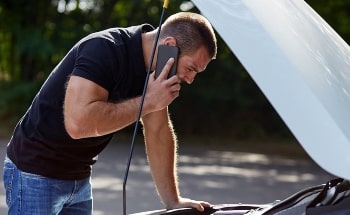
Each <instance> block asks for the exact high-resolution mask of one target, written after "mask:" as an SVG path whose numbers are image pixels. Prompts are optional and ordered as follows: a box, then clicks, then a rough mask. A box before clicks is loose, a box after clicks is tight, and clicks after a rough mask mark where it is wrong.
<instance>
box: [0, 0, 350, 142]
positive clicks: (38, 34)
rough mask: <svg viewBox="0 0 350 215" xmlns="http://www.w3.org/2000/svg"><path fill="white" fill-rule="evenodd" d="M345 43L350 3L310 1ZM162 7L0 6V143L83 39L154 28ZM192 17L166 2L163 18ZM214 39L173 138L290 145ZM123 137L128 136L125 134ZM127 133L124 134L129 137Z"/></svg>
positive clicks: (101, 0) (107, 3) (100, 0)
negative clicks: (212, 56)
mask: <svg viewBox="0 0 350 215" xmlns="http://www.w3.org/2000/svg"><path fill="white" fill-rule="evenodd" d="M306 2H307V3H308V4H310V5H311V6H312V7H313V8H314V9H315V10H316V11H317V12H318V13H319V14H320V15H321V16H322V17H323V18H324V19H325V20H326V21H327V22H328V23H329V24H330V25H331V26H332V27H333V28H334V29H335V30H336V31H337V32H338V33H339V34H340V35H341V36H342V37H343V38H344V40H345V41H347V42H348V43H349V40H350V16H349V12H348V11H349V10H348V8H350V1H348V0H322V1H319V0H308V1H306ZM162 4H163V1H161V0H142V1H140V0H51V1H48V0H35V1H34V0H16V1H13V0H1V1H0V98H1V99H0V137H6V138H7V137H9V136H10V135H11V132H12V130H13V128H14V126H15V124H16V123H17V121H18V119H19V118H20V117H21V116H22V114H23V113H24V112H25V111H26V109H27V108H28V107H29V105H30V103H31V100H32V98H33V97H34V96H35V93H36V92H37V91H38V90H39V89H40V86H41V85H42V83H43V82H44V81H45V79H46V77H47V76H48V75H49V74H50V72H51V70H52V69H53V68H54V67H55V65H56V64H57V63H58V62H59V61H60V60H61V58H62V57H63V56H64V55H65V54H66V53H67V51H68V50H69V49H70V48H71V47H72V46H73V45H74V44H75V43H76V42H77V41H78V40H79V39H81V38H82V37H84V36H86V35H87V34H89V33H92V32H95V31H99V30H102V29H105V28H110V27H116V26H120V27H126V26H130V25H138V24H141V23H150V24H152V25H153V26H155V27H156V26H157V25H158V22H159V16H160V13H161V9H162V8H161V7H162ZM178 11H192V12H198V9H197V8H196V7H195V6H194V5H193V4H192V3H191V2H190V1H183V0H172V1H171V2H170V5H169V8H168V10H167V11H166V17H167V16H169V15H171V14H173V13H175V12H178ZM217 37H218V56H217V59H216V60H214V61H213V62H211V63H210V64H209V66H208V68H207V70H206V71H205V72H204V73H203V74H201V75H199V76H198V77H197V78H196V80H195V82H194V83H193V84H192V85H191V86H183V87H182V90H181V96H180V98H178V99H177V100H175V102H174V103H173V104H172V105H171V107H170V112H171V115H172V118H173V121H174V124H175V128H176V132H177V133H178V134H181V135H185V136H187V135H188V136H193V135H194V136H204V137H205V136H208V135H210V136H218V137H220V136H225V137H226V138H235V139H259V140H263V139H271V138H277V139H290V140H293V136H292V134H291V133H290V132H289V130H288V128H287V127H286V125H285V124H284V123H283V121H282V120H281V118H280V117H279V116H278V114H277V113H276V112H275V110H274V109H273V107H272V106H271V105H270V103H269V101H268V100H267V99H266V98H265V96H264V95H263V94H262V92H261V91H260V90H259V88H258V87H257V86H256V84H255V83H254V81H253V80H252V79H251V77H250V76H249V74H248V73H247V72H246V71H245V69H244V68H243V67H242V65H241V64H240V62H239V61H238V60H237V59H236V58H235V56H234V54H233V53H232V52H231V51H230V50H229V48H228V47H227V46H226V45H225V44H224V42H223V41H222V40H221V38H220V36H219V35H218V34H217ZM128 129H129V131H131V130H132V128H128ZM127 131H128V130H127Z"/></svg>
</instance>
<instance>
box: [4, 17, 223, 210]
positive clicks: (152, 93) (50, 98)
mask: <svg viewBox="0 0 350 215" xmlns="http://www.w3.org/2000/svg"><path fill="white" fill-rule="evenodd" d="M156 32H157V29H154V28H153V27H152V26H150V25H147V24H144V25H140V26H133V27H129V28H113V29H107V30H105V31H101V32H97V33H93V34H91V35H89V36H87V37H86V38H83V39H82V40H81V41H79V42H78V43H77V44H76V45H75V46H74V47H73V48H72V49H71V50H70V51H69V52H68V54H67V55H66V56H65V57H64V58H63V59H62V61H61V62H60V63H59V64H58V65H57V66H56V68H55V69H54V70H53V71H52V73H51V74H50V76H49V77H48V79H47V80H46V82H45V83H44V85H43V86H42V88H41V89H40V91H39V92H38V94H37V95H36V97H35V98H34V100H33V103H32V105H31V107H30V108H29V109H28V111H27V112H26V114H25V115H24V116H23V117H22V119H21V120H20V122H19V123H18V124H17V126H16V128H15V131H14V133H13V136H12V138H11V140H10V143H9V144H8V147H7V156H6V158H5V168H4V183H5V188H6V200H7V204H8V207H9V214H45V215H48V214H74V215H79V214H91V213H92V192H91V184H90V174H91V165H92V164H94V163H95V162H96V161H95V159H94V158H95V157H96V156H97V155H98V154H99V153H100V152H101V151H102V150H103V149H104V148H105V146H106V145H107V144H108V142H109V141H110V139H111V137H112V136H113V134H114V133H115V132H117V131H119V130H121V129H123V128H124V127H126V126H128V125H130V124H131V123H134V122H135V120H136V116H137V111H138V108H139V105H140V100H141V96H140V95H141V93H142V90H143V85H144V82H145V78H146V74H147V72H146V68H148V66H149V65H148V64H149V62H150V56H151V50H152V47H153V42H154V40H155V36H156ZM159 44H165V45H171V46H178V47H179V49H180V55H179V60H178V69H177V75H176V76H173V77H171V78H169V79H167V78H166V77H167V75H168V72H169V70H170V68H171V66H172V64H173V63H174V59H170V60H169V61H168V62H167V64H166V65H165V66H164V68H163V70H162V72H161V74H160V76H159V77H158V78H157V79H155V78H154V73H152V74H151V75H150V79H149V82H148V85H147V92H146V95H145V100H144V106H143V111H142V116H141V117H142V123H143V128H144V138H145V144H146V151H147V156H148V160H149V165H150V169H151V173H152V176H153V179H154V182H155V185H156V188H157V191H158V194H159V196H160V198H161V200H162V202H163V203H164V206H165V207H166V208H168V209H171V208H178V207H194V208H197V209H198V210H203V209H204V208H203V207H204V206H209V203H207V202H204V201H195V200H191V199H187V198H182V197H181V196H180V194H179V191H178V186H177V178H176V136H175V134H174V131H173V127H172V123H171V121H170V118H169V115H168V109H167V107H168V105H170V104H171V103H172V101H174V99H175V98H176V97H178V96H179V91H180V84H181V83H182V82H185V83H187V84H191V83H192V81H193V80H194V78H195V76H196V75H197V74H198V73H200V72H202V71H203V70H204V69H205V68H206V66H207V64H208V63H209V62H210V61H211V60H212V59H214V58H215V57H216V38H215V34H214V31H213V29H212V27H211V25H210V24H209V22H208V21H207V20H206V19H205V18H204V17H202V16H201V15H199V14H194V13H187V12H182V13H177V14H174V15H172V16H170V17H169V18H168V19H167V20H166V21H165V22H164V24H163V25H162V31H161V34H160V37H159V42H158V45H159ZM155 62H156V59H155V60H154V65H152V69H153V70H154V68H155V64H156V63H155Z"/></svg>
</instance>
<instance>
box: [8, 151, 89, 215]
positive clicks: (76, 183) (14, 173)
mask: <svg viewBox="0 0 350 215" xmlns="http://www.w3.org/2000/svg"><path fill="white" fill-rule="evenodd" d="M4 186H5V190H6V204H7V206H8V209H9V210H8V214H9V215H26V214H28V215H69V214H72V215H73V214H74V215H91V214H92V190H91V181H90V178H87V179H83V180H57V179H52V178H47V177H43V176H40V175H35V174H31V173H26V172H23V171H21V170H19V169H18V168H17V167H16V165H15V164H14V163H12V161H11V160H10V159H8V158H7V157H6V158H5V162H4Z"/></svg>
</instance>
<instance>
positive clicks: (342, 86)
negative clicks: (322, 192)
mask: <svg viewBox="0 0 350 215" xmlns="http://www.w3.org/2000/svg"><path fill="white" fill-rule="evenodd" d="M193 2H194V3H195V5H196V6H197V7H198V9H199V10H200V11H201V13H202V14H203V15H204V16H206V17H207V18H208V19H209V21H210V22H211V23H212V25H213V26H214V28H215V29H216V31H217V32H218V33H219V35H220V36H221V37H222V38H223V40H224V41H225V42H226V44H227V45H228V46H229V47H230V49H231V50H232V52H233V53H234V54H235V55H236V56H237V58H238V59H239V60H240V62H241V63H242V65H243V66H244V67H245V69H246V70H247V71H248V73H249V74H250V75H251V76H252V78H253V79H254V81H255V82H256V83H257V85H258V86H259V87H260V89H261V90H262V91H263V93H264V94H265V96H266V97H267V98H268V99H269V101H270V102H271V104H272V105H273V106H274V108H275V109H276V111H277V112H278V113H279V115H280V116H281V118H282V119H283V120H284V122H285V123H286V124H287V126H288V127H289V129H290V130H291V131H292V133H293V134H294V135H295V137H296V138H297V140H298V141H299V142H300V144H301V145H302V146H303V148H304V149H305V151H306V152H307V153H308V154H309V155H310V157H311V158H312V159H313V160H314V161H315V162H316V163H317V164H318V165H320V166H321V167H322V168H323V169H324V170H326V171H328V172H330V173H332V174H334V175H337V176H339V177H343V178H346V179H350V171H349V170H350V49H349V46H348V44H346V42H344V40H343V39H342V38H341V37H340V36H339V35H338V34H337V33H336V32H335V31H334V30H333V29H332V28H331V27H330V26H329V25H328V24H327V23H326V22H325V21H324V20H323V19H322V18H321V17H320V16H319V15H318V14H317V13H316V12H315V11H314V10H313V9H312V8H311V7H309V5H307V4H306V3H305V2H304V1H302V0H265V1H261V0H215V1H213V0H193Z"/></svg>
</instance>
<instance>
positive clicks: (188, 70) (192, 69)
mask: <svg viewBox="0 0 350 215" xmlns="http://www.w3.org/2000/svg"><path fill="white" fill-rule="evenodd" d="M210 61H211V59H210V58H209V57H208V53H207V50H206V49H205V48H204V47H203V46H202V47H200V48H199V49H197V50H196V51H195V52H194V53H193V54H191V55H183V56H181V57H180V58H179V60H178V66H177V74H176V75H177V77H179V78H180V80H181V82H186V83H187V84H191V83H192V82H193V81H194V78H195V77H196V75H197V74H198V73H201V72H203V71H204V70H205V68H206V67H207V65H208V63H209V62H210Z"/></svg>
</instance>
